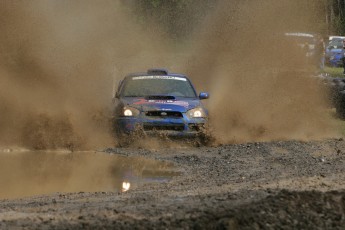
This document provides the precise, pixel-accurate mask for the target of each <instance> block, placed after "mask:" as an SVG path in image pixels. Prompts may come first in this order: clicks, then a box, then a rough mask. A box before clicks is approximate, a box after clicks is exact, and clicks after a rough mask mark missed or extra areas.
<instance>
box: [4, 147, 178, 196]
mask: <svg viewBox="0 0 345 230" xmlns="http://www.w3.org/2000/svg"><path fill="white" fill-rule="evenodd" d="M172 169H173V167H172V164H170V163H164V162H159V161H154V160H149V159H146V158H143V157H138V158H134V157H123V156H117V155H108V154H105V153H100V152H74V153H66V152H41V151H38V152H25V151H23V152H0V188H1V189H0V199H4V198H18V197H24V196H32V195H40V194H49V193H55V192H97V191H106V192H126V191H128V190H129V189H133V188H135V187H137V186H139V185H141V184H143V183H148V182H163V181H167V180H169V179H170V178H171V177H172V176H175V175H177V174H176V172H174V171H171V170H172ZM169 170H170V171H169ZM157 178H158V179H157Z"/></svg>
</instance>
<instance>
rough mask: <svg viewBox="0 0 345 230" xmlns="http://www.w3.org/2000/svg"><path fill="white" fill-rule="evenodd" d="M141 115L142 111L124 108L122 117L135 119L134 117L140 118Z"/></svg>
mask: <svg viewBox="0 0 345 230" xmlns="http://www.w3.org/2000/svg"><path fill="white" fill-rule="evenodd" d="M139 114H140V111H139V110H138V109H136V108H133V107H128V106H125V107H123V111H122V116H125V117H133V116H138V115H139Z"/></svg>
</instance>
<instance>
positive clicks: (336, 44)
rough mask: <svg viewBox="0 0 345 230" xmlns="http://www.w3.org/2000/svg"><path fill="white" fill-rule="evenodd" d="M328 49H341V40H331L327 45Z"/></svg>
mask: <svg viewBox="0 0 345 230" xmlns="http://www.w3.org/2000/svg"><path fill="white" fill-rule="evenodd" d="M328 47H329V49H342V48H343V40H342V39H336V40H332V41H331V42H330V43H329V45H328Z"/></svg>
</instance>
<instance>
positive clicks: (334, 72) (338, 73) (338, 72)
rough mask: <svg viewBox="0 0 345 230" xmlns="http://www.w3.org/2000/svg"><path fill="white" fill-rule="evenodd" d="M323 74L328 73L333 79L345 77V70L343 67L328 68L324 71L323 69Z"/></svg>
mask: <svg viewBox="0 0 345 230" xmlns="http://www.w3.org/2000/svg"><path fill="white" fill-rule="evenodd" d="M323 72H324V73H328V74H329V75H331V76H332V77H345V76H344V75H343V72H344V68H342V67H337V68H336V67H328V66H326V67H325V68H324V69H323Z"/></svg>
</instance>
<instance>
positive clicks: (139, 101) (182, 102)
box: [133, 98, 189, 108]
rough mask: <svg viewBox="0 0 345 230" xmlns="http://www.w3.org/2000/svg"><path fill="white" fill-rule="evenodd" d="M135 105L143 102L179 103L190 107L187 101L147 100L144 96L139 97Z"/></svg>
mask: <svg viewBox="0 0 345 230" xmlns="http://www.w3.org/2000/svg"><path fill="white" fill-rule="evenodd" d="M133 104H134V105H143V104H169V105H179V106H183V107H186V108H188V106H189V103H188V102H187V101H175V100H146V99H144V98H141V99H138V101H136V102H134V103H133Z"/></svg>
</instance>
